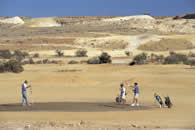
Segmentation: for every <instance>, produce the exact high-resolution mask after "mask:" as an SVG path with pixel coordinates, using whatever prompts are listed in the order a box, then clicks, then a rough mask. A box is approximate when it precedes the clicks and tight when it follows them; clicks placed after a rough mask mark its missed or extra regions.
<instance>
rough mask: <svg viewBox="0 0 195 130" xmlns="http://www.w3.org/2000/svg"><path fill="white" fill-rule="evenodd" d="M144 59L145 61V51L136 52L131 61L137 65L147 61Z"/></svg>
mask: <svg viewBox="0 0 195 130" xmlns="http://www.w3.org/2000/svg"><path fill="white" fill-rule="evenodd" d="M146 61H147V54H146V53H141V54H138V55H136V56H135V57H134V58H133V62H135V64H137V65H141V64H146V63H147V62H146Z"/></svg>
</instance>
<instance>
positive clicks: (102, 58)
mask: <svg viewBox="0 0 195 130" xmlns="http://www.w3.org/2000/svg"><path fill="white" fill-rule="evenodd" d="M99 59H100V64H106V63H111V62H112V60H111V56H110V55H109V54H108V53H106V52H103V53H102V54H101V55H100V56H99Z"/></svg>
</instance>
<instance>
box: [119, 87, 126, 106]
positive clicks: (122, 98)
mask: <svg viewBox="0 0 195 130" xmlns="http://www.w3.org/2000/svg"><path fill="white" fill-rule="evenodd" d="M120 87H121V88H120V91H121V93H120V98H121V103H122V104H125V103H126V99H125V96H126V92H125V91H126V90H125V87H124V85H123V84H120Z"/></svg>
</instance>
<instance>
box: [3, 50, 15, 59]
mask: <svg viewBox="0 0 195 130" xmlns="http://www.w3.org/2000/svg"><path fill="white" fill-rule="evenodd" d="M11 57H12V54H11V52H10V51H9V50H0V58H2V59H10V58H11Z"/></svg>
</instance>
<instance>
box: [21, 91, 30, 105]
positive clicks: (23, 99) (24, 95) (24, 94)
mask: <svg viewBox="0 0 195 130" xmlns="http://www.w3.org/2000/svg"><path fill="white" fill-rule="evenodd" d="M24 101H26V104H27V105H29V102H28V99H27V97H26V93H23V94H22V105H24Z"/></svg>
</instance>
